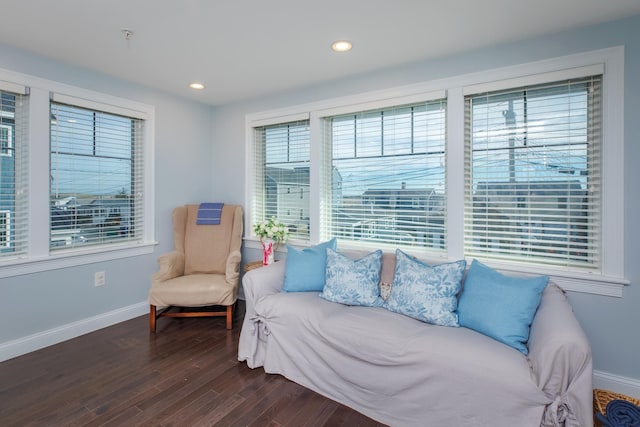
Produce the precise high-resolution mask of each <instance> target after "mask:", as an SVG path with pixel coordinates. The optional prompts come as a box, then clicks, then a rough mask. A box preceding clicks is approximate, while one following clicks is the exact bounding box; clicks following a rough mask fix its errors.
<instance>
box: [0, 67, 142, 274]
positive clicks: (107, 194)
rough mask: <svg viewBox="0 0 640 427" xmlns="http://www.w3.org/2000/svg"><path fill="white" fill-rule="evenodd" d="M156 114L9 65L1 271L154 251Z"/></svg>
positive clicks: (1, 92) (0, 94) (4, 87)
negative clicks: (14, 70) (11, 70)
mask: <svg viewBox="0 0 640 427" xmlns="http://www.w3.org/2000/svg"><path fill="white" fill-rule="evenodd" d="M30 84H31V85H30ZM154 117H155V112H154V108H153V106H150V105H147V104H142V103H137V102H134V101H131V100H127V99H123V98H118V97H114V96H111V95H107V94H103V93H98V92H93V91H90V90H86V89H81V88H76V87H73V86H69V85H64V84H60V83H57V82H54V81H49V80H45V79H41V78H36V77H32V76H28V75H24V74H17V73H12V72H10V71H7V70H0V267H1V268H0V278H5V277H12V276H16V275H22V274H30V273H34V272H41V271H47V270H50V269H56V268H66V267H71V266H77V265H84V264H88V263H95V262H102V261H109V260H113V259H118V258H125V257H131V256H137V255H145V254H150V253H152V252H153V246H154V241H155V238H154V227H153V223H154V210H153V207H154V200H153V194H154V191H153V184H154V177H153V162H150V161H149V159H152V158H153V152H154Z"/></svg>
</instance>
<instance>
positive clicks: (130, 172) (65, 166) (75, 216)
mask: <svg viewBox="0 0 640 427" xmlns="http://www.w3.org/2000/svg"><path fill="white" fill-rule="evenodd" d="M58 98H62V101H57V100H56V98H55V97H54V99H53V100H52V102H51V104H50V105H51V114H50V115H51V127H50V129H51V131H50V136H51V139H50V144H51V153H50V165H51V177H50V233H51V238H50V248H51V250H52V251H61V250H66V249H72V248H80V247H87V246H103V247H105V246H110V245H113V244H131V243H137V242H141V241H142V239H143V231H144V230H143V226H144V221H143V214H144V208H143V197H142V196H143V194H144V193H143V186H144V167H143V166H144V159H143V147H142V144H143V140H144V138H143V130H144V126H143V125H144V121H143V120H142V119H140V118H139V117H135V116H129V115H127V114H126V112H125V113H121V112H111V111H104V110H102V109H100V108H89V107H86V106H80V105H76V104H74V103H73V101H74V100H73V99H66V98H63V97H58Z"/></svg>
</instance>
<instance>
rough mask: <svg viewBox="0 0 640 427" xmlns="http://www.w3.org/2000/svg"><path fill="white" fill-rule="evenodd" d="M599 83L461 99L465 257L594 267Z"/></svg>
mask: <svg viewBox="0 0 640 427" xmlns="http://www.w3.org/2000/svg"><path fill="white" fill-rule="evenodd" d="M601 87H602V79H601V76H595V77H590V78H584V79H576V80H567V81H560V82H554V83H548V84H542V85H534V86H530V87H521V88H516V89H508V90H499V91H494V92H488V93H482V94H475V95H470V96H467V97H466V99H465V102H466V109H465V115H466V119H467V123H468V126H466V130H467V133H466V137H465V141H466V150H467V153H468V158H469V161H467V162H466V170H465V177H466V205H465V206H466V208H465V255H466V256H467V257H470V258H471V257H477V258H486V259H501V260H507V261H509V260H511V261H519V262H533V263H536V264H549V265H561V266H567V267H573V268H578V269H599V268H600V259H599V254H600V247H601V242H600V235H601V230H600V222H601V218H600V206H601V195H600V193H601V170H600V169H601V161H600V158H601V155H600V151H601V129H600V123H601V115H600V112H601Z"/></svg>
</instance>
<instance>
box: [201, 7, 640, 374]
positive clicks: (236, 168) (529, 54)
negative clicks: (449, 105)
mask: <svg viewBox="0 0 640 427" xmlns="http://www.w3.org/2000/svg"><path fill="white" fill-rule="evenodd" d="M452 31H455V29H452ZM428 42H429V41H428V40H425V43H428ZM620 45H624V46H625V76H626V77H625V91H624V92H625V130H624V135H625V165H624V167H625V182H626V186H625V201H626V204H625V216H626V222H625V265H626V272H625V276H626V277H627V278H628V279H629V280H631V285H630V286H629V287H627V288H626V289H625V290H624V297H623V298H612V297H602V296H595V295H588V294H579V293H571V294H570V296H569V297H570V301H571V303H572V305H573V307H574V310H575V312H576V315H577V317H578V320H579V321H580V322H581V324H582V326H583V327H584V329H585V331H586V333H587V335H588V337H589V339H590V341H591V345H592V347H593V352H594V365H595V369H596V370H599V371H603V372H606V373H610V374H616V375H620V376H624V377H628V378H632V379H636V380H637V381H640V363H638V355H640V331H639V328H640V263H638V261H637V254H638V253H640V243H638V242H640V234H639V229H638V227H639V226H638V222H637V221H636V220H635V218H636V217H637V216H638V215H637V212H639V211H640V194H639V193H638V190H637V187H636V185H637V183H638V182H640V168H638V167H637V164H638V163H640V148H639V146H638V145H639V144H638V138H640V137H639V135H640V120H639V119H638V118H639V113H640V17H634V18H629V19H625V20H621V21H618V22H613V23H610V24H606V25H599V26H593V27H589V28H584V29H580V30H575V31H570V32H564V33H561V34H554V35H549V36H545V37H541V38H536V39H532V40H526V41H520V42H514V43H510V44H506V45H501V46H494V47H490V48H487V49H482V50H477V51H474V52H468V53H465V54H461V55H456V56H452V57H446V58H439V59H436V60H431V61H426V62H422V63H416V64H410V65H407V66H403V67H395V68H390V69H386V70H382V71H378V72H374V73H369V74H365V75H360V76H356V77H352V78H348V79H343V80H339V81H332V82H326V83H324V84H320V85H317V86H314V87H308V88H301V89H299V90H295V91H291V92H287V93H280V94H274V95H273V96H268V97H262V98H259V99H253V100H250V101H246V102H242V103H237V104H235V105H229V106H226V107H224V108H219V109H217V110H215V111H214V114H213V123H212V126H213V134H214V143H215V146H216V148H215V150H216V152H217V154H216V156H215V157H214V170H215V177H216V178H217V180H215V181H214V184H213V188H214V192H215V193H216V194H219V195H220V197H221V198H229V199H233V200H239V201H241V200H242V199H241V197H242V195H243V194H244V186H245V168H244V156H245V147H244V142H245V129H244V117H245V114H247V113H255V112H259V111H265V110H269V109H275V108H284V107H288V106H294V105H300V104H305V103H310V102H314V101H320V100H323V99H329V98H334V97H340V96H345V95H350V94H357V93H361V92H367V91H373V90H381V89H385V88H391V87H394V86H401V85H407V84H412V83H419V82H424V81H429V80H434V79H437V78H443V77H451V76H456V75H461V74H465V73H471V72H475V71H481V70H485V69H492V68H497V67H501V66H508V65H515V64H519V63H525V62H531V61H536V60H542V59H546V58H553V57H557V56H563V55H569V54H573V53H579V52H584V51H590V50H596V49H601V48H606V47H612V46H620ZM221 177H233V179H225V180H222V179H220V178H221ZM245 252H246V256H245V258H247V259H259V258H260V255H259V254H258V253H256V251H245Z"/></svg>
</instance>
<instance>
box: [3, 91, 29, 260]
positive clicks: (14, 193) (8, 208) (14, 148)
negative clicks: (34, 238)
mask: <svg viewBox="0 0 640 427" xmlns="http://www.w3.org/2000/svg"><path fill="white" fill-rule="evenodd" d="M2 86H3V85H0V257H1V258H17V257H21V256H23V255H24V254H25V253H26V251H27V236H28V233H27V216H28V215H27V197H28V194H27V183H28V175H27V174H28V169H29V168H28V161H27V147H28V145H27V128H28V120H27V119H28V111H29V107H28V100H29V97H28V94H27V93H28V90H27V89H26V88H24V87H18V86H14V85H11V86H9V87H7V89H6V90H5V89H4V88H3V87H2Z"/></svg>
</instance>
